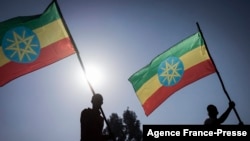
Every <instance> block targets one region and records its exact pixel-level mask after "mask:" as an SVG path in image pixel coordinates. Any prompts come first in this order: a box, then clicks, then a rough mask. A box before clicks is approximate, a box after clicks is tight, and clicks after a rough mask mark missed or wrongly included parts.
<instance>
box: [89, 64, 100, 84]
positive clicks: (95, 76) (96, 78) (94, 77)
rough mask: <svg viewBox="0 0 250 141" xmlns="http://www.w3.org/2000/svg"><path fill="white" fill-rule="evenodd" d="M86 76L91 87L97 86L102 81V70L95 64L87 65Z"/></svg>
mask: <svg viewBox="0 0 250 141" xmlns="http://www.w3.org/2000/svg"><path fill="white" fill-rule="evenodd" d="M85 70H86V77H87V79H88V81H89V82H90V84H91V85H92V86H93V87H99V86H100V85H103V82H104V70H103V69H102V68H101V66H99V65H96V64H90V65H87V66H86V68H85Z"/></svg>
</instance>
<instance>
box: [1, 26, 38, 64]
mask: <svg viewBox="0 0 250 141" xmlns="http://www.w3.org/2000/svg"><path fill="white" fill-rule="evenodd" d="M2 48H3V53H4V55H5V56H6V57H7V58H8V59H9V60H11V61H13V62H17V63H30V62H33V61H35V60H36V59H37V58H38V56H39V54H40V43H39V39H38V37H37V36H36V34H35V33H34V32H33V31H32V30H31V29H29V28H27V27H16V28H12V29H10V30H8V31H7V32H6V33H5V35H4V36H3V39H2Z"/></svg>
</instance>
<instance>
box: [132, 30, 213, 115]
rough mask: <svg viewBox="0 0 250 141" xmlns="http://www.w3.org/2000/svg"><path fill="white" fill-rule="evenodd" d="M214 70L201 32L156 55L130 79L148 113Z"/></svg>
mask: <svg viewBox="0 0 250 141" xmlns="http://www.w3.org/2000/svg"><path fill="white" fill-rule="evenodd" d="M214 72H215V66H214V65H213V62H212V60H211V58H210V57H209V55H208V52H207V50H206V47H205V45H204V40H203V39H202V37H201V34H200V33H199V32H198V33H196V34H193V35H191V36H189V37H188V38H186V39H184V40H182V41H181V42H179V43H177V44H176V45H174V46H173V47H171V48H170V49H168V50H167V51H165V52H163V53H162V54H160V55H158V56H157V57H155V58H154V59H153V60H152V61H151V62H150V64H148V65H147V66H145V67H143V68H142V69H140V70H139V71H137V72H136V73H134V74H133V75H132V76H131V77H130V78H129V81H130V83H131V84H132V86H133V88H134V90H135V92H136V95H137V97H138V99H139V101H140V103H141V104H142V107H143V109H144V112H145V114H146V115H147V116H148V115H149V114H151V113H152V112H153V111H154V110H155V109H156V108H157V107H158V106H159V105H160V104H162V103H163V102H164V101H165V100H166V99H167V98H169V97H170V96H171V95H172V94H173V93H175V92H176V91H178V90H179V89H181V88H183V87H184V86H186V85H188V84H190V83H192V82H195V81H197V80H199V79H201V78H203V77H205V76H207V75H209V74H212V73H214Z"/></svg>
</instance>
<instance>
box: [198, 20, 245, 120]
mask: <svg viewBox="0 0 250 141" xmlns="http://www.w3.org/2000/svg"><path fill="white" fill-rule="evenodd" d="M196 25H197V27H198V30H199V32H200V34H201V37H202V39H203V40H204V44H205V47H206V49H207V52H208V56H209V57H210V59H211V61H212V63H213V65H214V67H215V71H216V74H217V76H218V78H219V80H220V83H221V86H222V89H223V91H224V93H225V94H226V97H227V98H228V100H229V102H231V101H232V100H231V98H230V96H229V94H228V92H227V90H226V87H225V85H224V83H223V80H222V77H221V75H220V72H219V71H218V69H217V67H216V65H215V63H214V60H213V58H212V56H211V54H210V52H209V49H208V47H207V44H206V40H205V38H204V36H203V33H202V31H201V28H200V25H199V23H198V22H196ZM233 110H234V112H235V114H236V116H237V118H238V120H239V123H240V124H242V125H243V122H242V121H241V119H240V116H239V114H238V112H237V110H236V108H235V107H233Z"/></svg>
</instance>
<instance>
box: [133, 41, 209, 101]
mask: <svg viewBox="0 0 250 141" xmlns="http://www.w3.org/2000/svg"><path fill="white" fill-rule="evenodd" d="M194 56H195V57H194ZM208 59H210V58H209V56H208V53H207V51H206V48H205V46H201V47H198V48H196V49H194V50H192V51H190V52H188V53H186V54H184V55H183V56H181V57H180V60H181V61H182V62H183V65H184V71H185V70H187V69H189V68H190V67H192V66H195V65H197V64H199V63H201V62H203V61H205V60H208ZM184 73H185V72H184ZM160 87H162V84H161V83H160V81H159V79H158V75H157V74H155V75H154V76H153V77H152V78H150V79H149V80H148V81H147V82H145V83H144V84H143V85H142V86H141V88H140V89H138V91H137V92H136V95H137V97H138V99H139V101H140V102H141V104H143V103H144V102H145V101H146V100H147V99H148V98H149V97H150V96H151V95H153V94H154V93H155V92H156V91H157V90H158V89H159V88H160Z"/></svg>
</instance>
